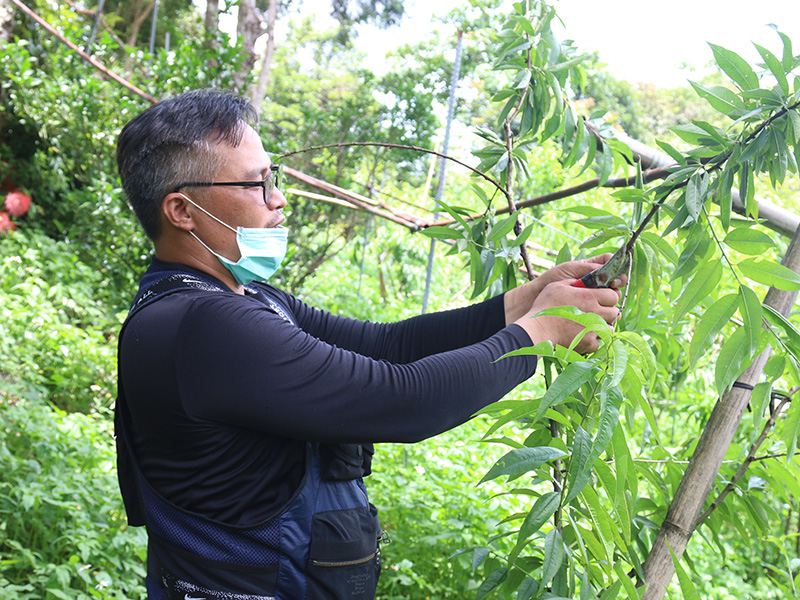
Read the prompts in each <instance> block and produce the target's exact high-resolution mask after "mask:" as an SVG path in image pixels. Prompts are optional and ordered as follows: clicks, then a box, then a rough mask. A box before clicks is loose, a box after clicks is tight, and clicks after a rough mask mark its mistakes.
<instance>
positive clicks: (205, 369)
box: [119, 259, 536, 525]
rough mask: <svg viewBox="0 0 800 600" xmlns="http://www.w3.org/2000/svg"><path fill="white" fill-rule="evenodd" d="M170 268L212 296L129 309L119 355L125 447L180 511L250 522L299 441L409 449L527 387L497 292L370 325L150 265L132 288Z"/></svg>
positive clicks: (529, 360) (267, 290)
mask: <svg viewBox="0 0 800 600" xmlns="http://www.w3.org/2000/svg"><path fill="white" fill-rule="evenodd" d="M175 270H179V271H184V272H186V273H189V274H192V275H194V276H197V277H200V278H203V279H206V280H209V281H213V282H215V283H216V284H217V285H219V286H220V287H221V288H223V289H224V290H225V291H223V292H218V291H199V290H192V291H189V292H186V293H174V294H169V295H167V296H165V297H164V298H162V299H159V300H157V301H156V302H153V303H152V304H150V305H149V306H146V307H145V308H143V309H142V310H140V311H139V312H138V313H137V314H136V315H135V316H134V317H133V318H132V319H131V321H130V323H129V324H128V326H127V329H126V331H125V335H124V336H123V340H122V343H121V346H120V357H119V362H120V385H121V386H122V387H123V389H124V392H125V396H126V398H127V403H128V406H129V410H130V414H131V418H132V430H133V446H134V449H135V452H136V454H137V456H138V459H139V463H140V465H141V468H142V471H143V472H144V474H145V476H146V477H147V479H148V481H149V482H150V484H151V485H152V486H153V487H154V488H155V489H156V490H158V491H159V492H160V493H161V494H162V495H163V496H164V497H166V498H167V499H168V500H170V501H171V502H173V503H175V504H177V505H179V506H181V507H183V508H184V509H187V510H190V511H194V512H198V513H200V514H203V515H206V516H208V517H210V518H214V519H217V520H221V521H225V522H229V523H234V524H239V525H246V524H253V523H256V522H259V521H260V520H262V519H263V518H266V517H267V516H268V515H270V514H271V513H272V512H274V510H275V509H276V508H278V507H280V506H281V505H283V503H285V502H286V501H287V500H288V499H289V498H290V497H291V495H292V494H293V493H294V491H295V490H296V488H297V486H298V485H299V483H300V481H301V479H302V475H303V464H304V457H305V451H304V448H305V443H306V442H307V441H312V442H314V441H318V442H346V443H349V442H354V443H355V442H362V443H366V442H391V441H397V442H413V441H418V440H421V439H424V438H427V437H430V436H432V435H436V434H437V433H440V432H442V431H445V430H447V429H450V428H452V427H455V426H456V425H459V424H461V423H463V422H464V421H466V420H468V419H469V418H470V416H471V415H473V414H474V413H475V412H476V411H477V410H479V409H480V408H482V407H484V406H486V405H487V404H490V403H491V402H494V401H496V400H498V399H500V398H502V397H503V396H504V395H505V394H506V393H507V392H509V391H510V390H511V389H513V388H514V387H515V386H516V385H518V384H519V383H521V382H522V381H524V380H525V379H527V378H528V377H530V375H531V374H532V373H533V371H534V369H535V367H536V359H535V358H534V357H511V358H507V359H503V360H500V361H497V359H498V358H499V357H500V356H502V355H503V354H505V353H507V352H509V351H511V350H515V349H517V348H520V347H523V346H529V345H530V339H529V338H528V336H527V334H526V333H525V332H524V330H523V329H522V328H520V327H518V326H516V325H511V326H508V327H506V326H505V323H504V311H503V299H502V296H498V297H496V298H493V299H491V300H488V301H486V302H483V303H480V304H476V305H473V306H470V307H466V308H462V309H458V310H453V311H447V312H442V313H433V314H428V315H422V316H418V317H414V318H411V319H408V320H406V321H402V322H398V323H391V324H377V323H370V322H363V321H358V320H354V319H347V318H342V317H337V316H334V315H331V314H329V313H326V312H323V311H320V310H317V309H314V308H312V307H310V306H307V305H306V304H303V303H302V302H300V301H299V300H297V299H296V298H294V297H293V296H291V295H289V294H287V293H285V292H282V291H281V290H279V289H277V288H274V287H270V286H267V287H262V288H261V289H262V290H263V291H259V293H257V294H250V293H248V294H245V295H244V296H242V295H239V294H236V293H234V292H232V291H230V290H228V288H226V287H225V286H224V285H223V284H222V283H221V282H218V281H216V280H214V279H213V278H212V277H210V276H209V275H207V274H205V273H201V272H199V271H195V270H193V269H190V268H188V267H185V266H182V265H175V264H169V263H164V262H162V261H159V260H157V259H154V261H153V263H152V265H151V267H150V269H149V270H148V273H147V274H146V276H145V278H144V279H143V285H147V284H148V282H150V281H153V280H156V279H158V278H159V276H161V275H162V274H164V273H168V272H171V271H175Z"/></svg>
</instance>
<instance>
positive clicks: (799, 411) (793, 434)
mask: <svg viewBox="0 0 800 600" xmlns="http://www.w3.org/2000/svg"><path fill="white" fill-rule="evenodd" d="M782 433H783V436H782V437H783V443H784V444H786V457H787V459H788V460H792V458H793V457H794V453H795V452H796V451H797V437H798V435H800V402H790V403H789V409H788V411H787V413H786V418H785V419H784V421H783V431H782Z"/></svg>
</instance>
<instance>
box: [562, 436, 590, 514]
mask: <svg viewBox="0 0 800 600" xmlns="http://www.w3.org/2000/svg"><path fill="white" fill-rule="evenodd" d="M590 451H591V441H590V440H589V434H588V433H586V430H585V429H584V428H583V427H581V426H580V425H579V426H578V429H576V430H575V439H574V441H573V444H572V460H570V461H569V471H568V472H567V489H568V490H569V493H568V494H567V497H566V498H565V499H564V504H569V503H570V502H571V501H572V500H573V499H575V498H576V497H577V496H578V494H580V493H581V492H582V491H583V489H584V488H585V487H586V486H587V485H588V484H589V482H590V481H591V480H592V476H591V471H590V470H584V468H583V467H584V465H585V464H586V462H587V461H588V458H589V452H590Z"/></svg>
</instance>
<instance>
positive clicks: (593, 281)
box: [572, 234, 638, 288]
mask: <svg viewBox="0 0 800 600" xmlns="http://www.w3.org/2000/svg"><path fill="white" fill-rule="evenodd" d="M637 237H638V235H636V234H634V237H632V238H631V239H630V241H628V243H626V244H625V245H624V246H622V247H621V248H620V249H619V250H617V251H616V252H615V253H614V255H613V256H612V257H611V258H610V259H608V262H607V263H606V264H604V265H603V266H602V267H600V268H599V269H595V270H594V271H592V272H591V273H587V274H586V275H584V276H583V277H581V278H580V279H578V281H576V282H575V283H573V284H572V287H582V288H607V287H609V286H610V285H611V282H612V281H614V280H615V279H616V278H617V277H619V276H620V275H622V274H623V273H627V272H628V267H629V266H630V264H631V250H632V249H633V242H635V241H636V238H637Z"/></svg>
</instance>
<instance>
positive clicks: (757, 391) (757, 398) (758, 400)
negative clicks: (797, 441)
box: [750, 381, 772, 470]
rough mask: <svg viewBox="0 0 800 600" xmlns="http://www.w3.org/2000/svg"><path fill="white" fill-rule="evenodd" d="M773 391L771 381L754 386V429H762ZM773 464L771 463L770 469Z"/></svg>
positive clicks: (751, 404)
mask: <svg viewBox="0 0 800 600" xmlns="http://www.w3.org/2000/svg"><path fill="white" fill-rule="evenodd" d="M771 393H772V384H771V383H770V382H769V381H760V382H758V383H757V384H755V386H753V392H752V393H751V394H750V409H751V410H752V411H753V429H754V430H757V431H758V430H760V429H761V421H762V420H763V418H764V410H765V409H766V408H767V404H768V403H769V399H770V394H771ZM771 469H772V465H770V470H771Z"/></svg>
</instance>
